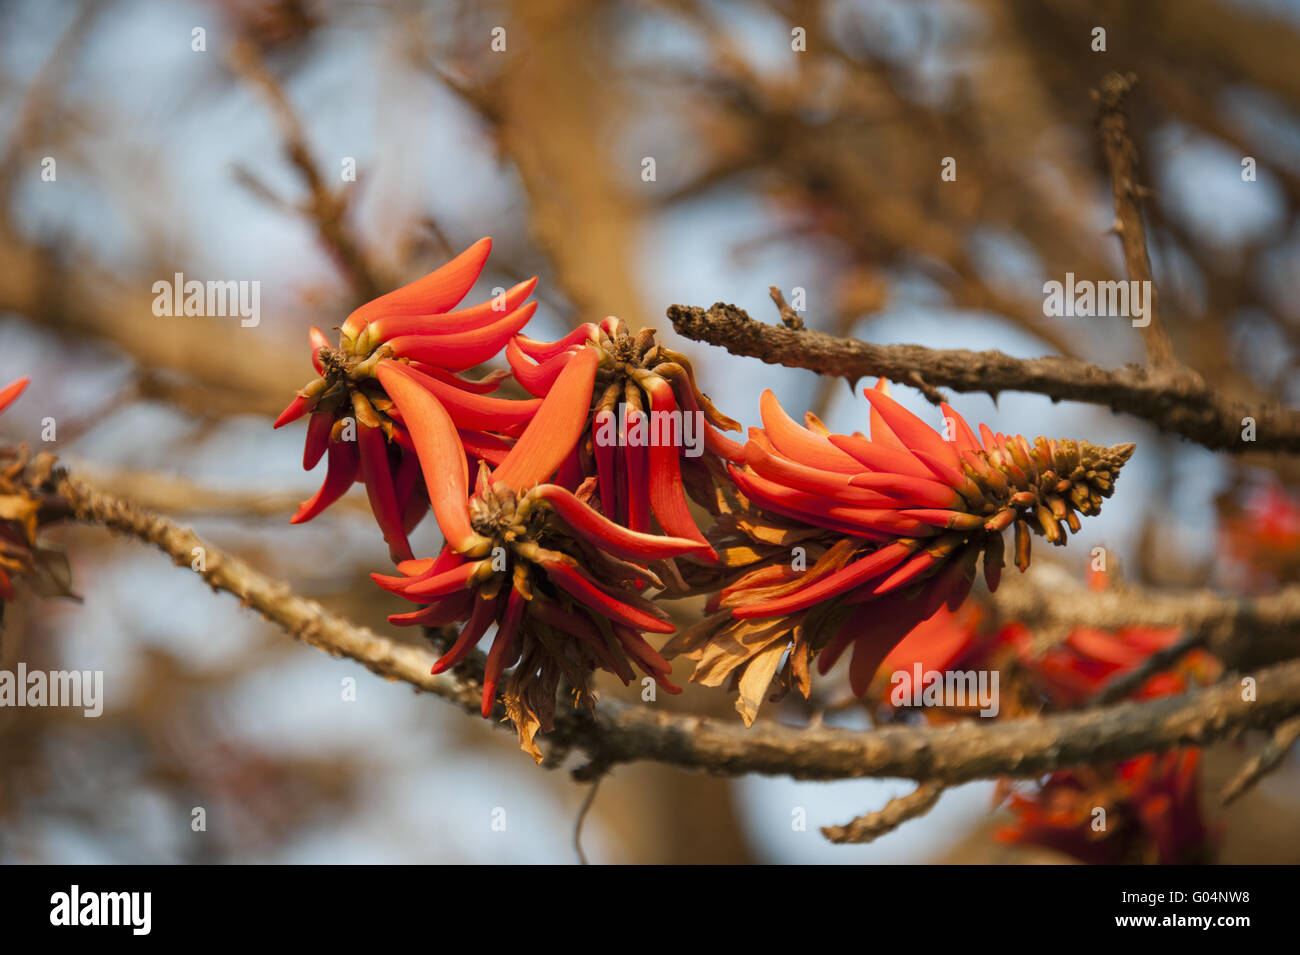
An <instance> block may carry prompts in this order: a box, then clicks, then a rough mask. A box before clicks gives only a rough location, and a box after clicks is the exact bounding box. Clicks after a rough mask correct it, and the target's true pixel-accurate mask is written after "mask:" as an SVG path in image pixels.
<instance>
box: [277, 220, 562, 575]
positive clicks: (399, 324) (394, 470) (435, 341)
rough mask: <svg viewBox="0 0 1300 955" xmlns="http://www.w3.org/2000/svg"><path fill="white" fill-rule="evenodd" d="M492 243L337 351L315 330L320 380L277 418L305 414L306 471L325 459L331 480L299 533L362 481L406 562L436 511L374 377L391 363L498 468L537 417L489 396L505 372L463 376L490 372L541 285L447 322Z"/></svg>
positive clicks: (352, 328)
mask: <svg viewBox="0 0 1300 955" xmlns="http://www.w3.org/2000/svg"><path fill="white" fill-rule="evenodd" d="M491 249H492V241H491V240H490V239H481V240H479V241H478V242H476V243H475V244H474V245H472V246H470V248H468V249H466V250H465V251H464V252H462V253H461V254H460V255H458V256H457V257H456V258H454V259H452V260H451V261H450V262H448V263H447V264H446V265H444V266H443V267H442V268H440V269H437V270H436V271H434V272H431V273H430V274H429V275H426V276H425V277H424V278H422V279H420V280H418V281H416V282H412V283H411V284H410V285H406V286H404V287H402V288H399V289H397V290H396V291H393V292H389V293H388V294H387V295H383V296H380V297H379V298H377V299H375V300H374V301H372V302H369V303H367V304H365V305H363V306H361V307H360V308H358V309H357V310H356V311H354V312H353V313H352V314H351V315H349V316H348V318H347V320H346V321H345V322H344V323H343V326H342V328H341V329H340V330H339V343H338V346H337V347H331V346H330V344H329V340H328V339H327V338H326V337H325V335H324V333H323V332H321V330H320V329H319V328H313V329H312V330H311V336H310V341H311V359H312V364H313V365H314V366H315V368H316V373H317V375H318V376H319V377H317V378H314V379H313V380H312V381H310V382H308V383H307V385H305V386H304V387H303V388H302V390H301V391H299V392H298V394H297V396H296V397H295V398H294V399H293V401H291V402H290V403H289V406H288V407H287V408H285V409H284V411H283V412H282V413H281V414H280V417H279V418H277V419H276V422H275V427H277V428H279V427H283V426H284V425H286V424H288V423H289V422H291V421H295V420H297V419H298V418H300V417H302V416H303V415H305V414H310V415H311V417H310V419H309V421H308V425H307V442H306V447H305V449H304V451H303V467H304V468H305V469H307V470H309V471H310V470H311V469H312V468H314V467H316V465H317V464H318V463H319V462H320V459H321V458H322V457H325V458H326V460H327V468H326V475H325V481H324V483H323V484H322V485H321V488H320V490H319V491H317V492H316V494H315V495H314V496H312V497H311V498H309V499H308V500H306V501H304V502H303V503H302V506H301V507H299V508H298V512H297V513H296V514H295V515H294V516H293V518H292V520H293V523H295V524H298V523H302V522H304V521H309V520H311V519H312V518H313V517H315V516H317V515H318V514H320V513H321V511H323V510H325V508H327V507H329V506H330V505H331V504H333V503H334V502H335V501H336V500H338V499H339V498H340V497H342V496H343V494H344V492H346V491H347V489H348V488H349V487H351V486H352V484H353V483H354V482H356V481H361V482H363V483H364V484H365V486H366V494H367V496H368V497H369V499H370V508H371V511H372V512H373V513H374V515H375V520H376V521H377V522H378V524H379V527H380V529H381V530H382V531H383V533H384V540H385V541H387V543H388V547H389V552H390V554H391V556H392V558H393V560H394V561H399V560H410V559H411V556H412V555H411V546H410V544H409V543H408V542H407V534H409V533H410V532H411V530H412V529H413V528H414V527H415V525H416V524H418V523H419V521H420V519H421V518H422V517H423V516H424V515H425V513H427V511H428V509H429V501H428V498H427V497H426V496H425V493H424V488H423V483H422V482H421V480H420V471H419V463H418V461H417V460H416V457H415V447H414V445H413V443H412V440H411V435H410V431H409V429H408V428H407V426H406V423H405V422H404V421H403V420H402V416H401V413H400V411H399V410H397V409H395V408H394V406H393V401H392V399H391V397H390V396H389V395H388V393H387V392H386V390H385V388H384V386H383V384H382V383H381V382H380V381H379V378H378V369H379V366H380V364H381V363H384V362H390V363H395V362H400V364H401V369H402V371H403V373H404V374H405V375H407V376H408V377H409V378H411V379H413V380H415V381H417V382H418V383H419V384H420V386H421V387H423V388H425V389H427V390H428V391H429V392H430V393H432V394H435V395H436V396H437V397H438V399H439V401H440V402H441V403H442V405H443V407H444V408H446V410H447V413H448V414H449V415H450V416H451V419H452V420H453V421H454V422H455V424H456V427H457V429H458V430H459V431H460V439H461V443H462V445H463V446H464V447H465V449H466V450H465V453H466V454H468V455H471V456H473V457H474V458H476V459H481V460H486V461H500V460H501V459H502V457H504V455H505V453H506V452H507V451H508V450H509V447H510V444H511V440H510V439H511V437H512V436H515V435H518V434H519V433H520V432H521V431H522V430H523V429H524V427H525V426H527V424H528V422H529V420H531V418H532V415H533V413H534V412H535V411H536V410H537V406H538V404H539V402H537V401H510V400H507V399H503V398H498V397H494V396H493V395H492V392H494V391H495V390H496V389H497V387H498V386H499V385H500V383H501V380H502V379H503V378H504V377H505V374H504V372H502V373H498V374H491V375H488V376H487V377H485V378H482V379H478V380H472V379H468V378H465V377H464V376H463V375H462V374H460V373H461V372H463V371H466V370H467V369H470V368H473V367H474V366H475V365H479V364H481V363H483V362H484V361H487V360H488V359H490V358H491V357H493V356H494V355H496V354H497V353H498V352H500V351H501V349H502V347H504V345H505V343H506V341H507V340H508V339H509V338H510V336H511V335H513V334H514V333H515V332H517V331H519V329H521V328H523V326H524V325H525V324H526V323H527V322H528V320H529V319H530V318H531V317H532V315H533V312H535V311H536V310H537V303H536V302H526V301H525V300H526V299H527V298H528V296H529V295H531V294H532V292H533V289H534V288H535V287H536V285H537V279H536V278H532V279H529V280H528V281H526V282H520V283H519V284H518V285H516V286H515V287H514V288H511V289H509V290H507V291H505V292H503V293H502V294H500V295H498V296H496V297H494V298H492V299H490V300H488V301H487V302H482V303H480V304H478V305H472V306H470V307H468V308H462V309H458V310H456V311H451V309H454V308H455V307H456V305H458V304H459V303H460V301H461V300H462V299H463V298H464V297H465V296H466V295H467V294H468V293H469V290H470V288H471V287H473V285H474V283H475V282H476V281H477V280H478V277H479V274H480V273H481V272H482V271H483V266H484V264H485V263H486V262H487V257H488V253H489V252H490V251H491Z"/></svg>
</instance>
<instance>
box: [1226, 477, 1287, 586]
mask: <svg viewBox="0 0 1300 955" xmlns="http://www.w3.org/2000/svg"><path fill="white" fill-rule="evenodd" d="M1219 538H1220V541H1221V543H1222V546H1221V548H1220V552H1221V553H1224V554H1225V556H1227V557H1228V558H1229V559H1230V561H1231V562H1232V564H1234V565H1235V566H1236V568H1239V569H1240V577H1241V581H1240V583H1241V585H1242V586H1243V587H1244V588H1245V589H1247V590H1248V591H1251V592H1266V591H1268V590H1269V589H1271V588H1274V587H1276V586H1277V585H1278V583H1279V582H1280V581H1285V580H1292V579H1294V578H1295V577H1296V576H1297V575H1300V497H1297V496H1296V495H1295V494H1294V493H1292V492H1291V491H1289V490H1288V489H1287V488H1285V487H1283V486H1282V485H1281V484H1279V483H1278V482H1277V480H1276V479H1272V480H1271V481H1270V482H1269V483H1267V484H1263V485H1259V486H1255V487H1252V488H1249V489H1247V490H1244V491H1243V490H1241V489H1237V488H1234V489H1232V491H1230V492H1229V493H1228V494H1225V495H1224V496H1223V498H1222V499H1221V504H1220V516H1219Z"/></svg>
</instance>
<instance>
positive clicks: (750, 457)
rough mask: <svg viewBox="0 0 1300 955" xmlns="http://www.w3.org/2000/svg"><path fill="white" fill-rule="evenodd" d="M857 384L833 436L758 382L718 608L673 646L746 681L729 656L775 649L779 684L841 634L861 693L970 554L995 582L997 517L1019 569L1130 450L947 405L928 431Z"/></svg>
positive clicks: (743, 658)
mask: <svg viewBox="0 0 1300 955" xmlns="http://www.w3.org/2000/svg"><path fill="white" fill-rule="evenodd" d="M866 396H867V399H868V400H869V401H870V403H871V413H870V417H871V436H870V438H868V437H867V436H866V435H863V434H852V435H843V434H832V433H831V432H830V431H829V430H828V429H827V428H826V427H825V426H824V425H822V424H821V422H820V421H818V420H817V419H816V418H815V417H814V416H812V415H809V416H808V417H807V421H806V426H805V425H800V424H798V423H796V422H795V421H793V420H792V419H791V418H790V417H789V416H788V415H787V414H786V413H785V411H784V410H783V409H782V408H781V406H780V405H779V404H778V403H777V401H776V398H775V396H774V395H773V394H772V393H771V392H770V391H767V392H764V394H763V398H762V402H761V407H760V411H761V414H762V418H763V425H764V426H763V427H762V428H754V429H751V430H750V440H749V443H748V444H746V445H745V456H744V466H743V467H739V466H736V465H730V466H729V471H730V474H731V477H732V479H733V480H734V481H735V484H736V487H737V488H738V489H739V491H740V492H741V493H742V494H743V495H744V500H743V501H742V502H740V505H739V511H738V513H737V514H734V515H732V516H730V517H729V518H728V520H727V521H726V522H720V524H719V527H718V534H719V536H718V539H717V541H716V543H717V544H718V546H719V547H720V548H722V549H723V550H725V551H726V553H727V554H728V555H732V554H735V555H738V556H737V559H736V560H734V561H727V562H728V563H729V565H730V566H732V567H736V568H739V569H742V570H743V571H744V572H743V573H742V574H741V575H740V576H739V577H737V578H735V579H733V580H732V581H731V582H729V583H728V584H727V586H725V587H723V588H722V589H721V590H720V591H719V592H718V593H717V594H716V595H715V597H714V598H713V599H712V601H711V606H712V608H714V609H715V610H718V611H719V612H718V613H717V614H715V615H713V616H711V617H710V618H708V619H706V620H705V621H704V622H703V623H702V624H701V625H699V626H698V627H696V628H692V630H691V631H689V632H686V633H683V635H682V637H681V638H679V639H678V640H676V641H674V642H673V643H672V644H671V646H670V650H671V651H673V652H688V653H690V654H691V655H693V656H695V657H696V659H697V660H701V661H704V660H706V659H711V657H712V655H713V654H712V651H711V650H710V645H712V646H714V647H717V646H723V647H728V648H733V649H732V650H731V651H729V652H731V653H732V660H731V665H730V667H729V668H728V671H729V672H734V674H735V675H736V677H737V678H738V679H739V680H741V681H743V680H744V675H743V672H744V671H743V670H742V669H741V667H743V666H748V665H749V664H750V663H751V662H752V661H753V660H755V659H759V658H762V659H764V660H766V661H767V662H768V663H771V661H772V659H773V657H775V656H776V655H777V652H778V650H779V649H781V648H785V647H788V648H789V649H790V650H791V652H790V654H789V656H788V657H787V658H786V663H785V666H784V668H783V670H782V674H781V676H780V677H779V679H778V682H779V683H780V684H781V685H782V687H783V688H784V689H788V688H789V686H791V685H798V686H799V688H800V689H801V691H803V692H804V693H805V695H806V694H807V687H808V678H807V674H806V666H807V663H808V661H809V660H810V659H811V658H812V657H814V656H816V657H817V659H818V669H819V670H820V672H822V673H826V672H827V671H828V670H829V669H830V668H831V667H832V666H834V664H835V663H836V661H837V660H838V659H839V658H840V657H841V656H842V655H843V653H844V651H845V650H847V649H848V648H849V647H850V646H852V647H853V655H852V660H851V662H850V665H849V682H850V685H851V686H852V689H853V692H854V693H855V694H856V695H859V696H861V695H862V694H863V693H864V692H865V691H866V689H867V687H868V685H869V684H870V682H871V678H872V676H873V674H874V673H875V672H876V669H877V667H878V666H879V665H880V662H881V661H882V660H883V659H884V657H885V655H886V654H887V653H888V652H889V651H890V649H891V648H892V647H894V646H895V645H896V644H897V643H898V642H899V641H900V640H901V639H902V638H903V637H904V636H906V635H907V633H908V632H909V631H911V630H912V629H913V628H914V627H915V626H916V625H917V624H919V623H921V622H922V621H924V620H927V619H929V618H930V617H931V616H932V615H933V614H934V613H935V612H936V611H937V610H938V609H939V608H940V607H942V606H945V605H946V606H947V607H948V608H949V609H952V610H955V609H956V608H958V607H959V606H961V604H962V602H963V601H964V600H965V599H966V596H967V595H968V594H969V592H970V589H971V586H972V584H973V582H974V578H975V568H976V563H977V562H978V561H979V560H980V559H981V557H982V558H983V569H984V577H985V580H986V582H987V584H988V586H989V589H990V590H992V589H996V587H997V585H998V581H999V579H1000V576H1001V572H1002V566H1003V531H1004V530H1006V529H1007V528H1009V527H1013V526H1014V528H1015V549H1014V559H1015V562H1016V564H1017V566H1018V567H1020V569H1021V570H1022V571H1023V570H1024V569H1025V568H1026V567H1028V565H1029V556H1030V539H1031V533H1034V534H1038V535H1041V536H1043V537H1046V538H1047V540H1048V541H1050V542H1051V543H1054V544H1064V543H1065V540H1066V536H1067V535H1066V528H1067V527H1068V528H1069V530H1070V531H1077V530H1078V529H1079V515H1080V514H1095V513H1097V512H1098V511H1099V510H1100V508H1101V501H1102V499H1103V498H1106V497H1109V496H1110V495H1111V493H1112V491H1113V489H1114V479H1115V476H1116V474H1117V473H1118V472H1119V470H1120V468H1121V467H1122V466H1123V464H1124V462H1125V461H1127V460H1128V458H1129V456H1130V455H1131V454H1132V452H1133V447H1134V446H1133V445H1131V444H1127V445H1121V446H1118V447H1114V448H1100V447H1096V446H1094V445H1091V444H1088V443H1087V442H1074V441H1068V440H1065V441H1053V440H1047V439H1044V438H1038V439H1037V440H1035V441H1034V442H1033V443H1032V444H1031V443H1030V442H1028V441H1026V440H1025V438H1023V437H1022V436H1020V435H1016V436H1014V437H1008V436H1007V435H1003V434H995V433H993V432H992V431H990V430H989V429H988V428H987V427H984V426H982V425H981V427H980V435H979V436H976V434H975V432H974V431H972V429H971V428H970V426H969V425H967V423H966V422H965V420H964V419H962V417H961V416H960V415H959V414H957V412H956V411H954V410H953V409H952V408H951V407H949V406H948V405H946V404H945V405H943V406H942V409H943V413H944V416H945V433H943V434H940V433H938V432H936V431H935V430H934V429H932V428H931V427H930V426H929V425H927V424H926V423H925V422H924V421H922V420H921V419H920V418H918V417H917V416H916V415H914V414H912V413H911V412H910V411H908V410H907V409H906V408H904V407H903V406H902V405H900V404H898V403H897V402H896V401H894V400H893V399H892V398H890V397H889V395H888V393H887V390H886V387H885V383H884V382H883V381H882V382H881V383H880V384H878V385H877V387H876V388H875V389H874V390H867V391H866ZM800 528H804V529H805V531H804V532H800ZM792 545H794V546H792ZM708 669H709V672H710V673H712V674H717V673H718V672H720V670H719V668H718V667H717V666H713V665H711V666H710V667H709V668H708ZM699 676H700V673H699V671H698V670H697V677H696V678H698V677H699ZM742 712H745V711H744V710H742ZM751 718H752V712H750V713H747V714H746V719H747V720H748V719H751Z"/></svg>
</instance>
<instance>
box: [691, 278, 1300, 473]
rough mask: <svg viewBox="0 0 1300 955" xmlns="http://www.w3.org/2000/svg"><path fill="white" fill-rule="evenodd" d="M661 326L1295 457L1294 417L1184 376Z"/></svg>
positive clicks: (694, 320) (798, 363) (726, 325)
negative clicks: (1034, 397)
mask: <svg viewBox="0 0 1300 955" xmlns="http://www.w3.org/2000/svg"><path fill="white" fill-rule="evenodd" d="M668 318H669V319H670V320H671V321H672V323H673V328H675V329H676V330H677V333H678V334H679V335H684V336H685V337H687V338H691V339H694V340H695V341H701V342H707V343H709V344H711V345H720V346H722V347H723V348H725V349H727V351H729V352H731V353H732V354H733V355H745V356H748V357H751V358H758V359H761V360H762V361H765V362H767V363H768V364H771V365H785V366H786V367H788V368H807V369H809V370H811V371H815V372H818V373H819V374H823V375H834V376H837V377H841V378H847V379H848V380H849V381H850V382H856V381H857V380H858V379H860V378H864V377H866V376H869V375H881V376H884V377H886V378H892V379H895V380H897V381H905V380H906V379H907V376H909V375H915V374H919V375H920V376H921V377H922V378H923V379H924V380H925V381H926V382H928V383H929V384H930V385H934V386H938V387H948V388H953V389H955V390H957V391H983V392H987V393H988V394H990V395H992V396H993V397H995V398H996V397H997V395H998V393H999V392H1003V391H1030V392H1036V393H1038V394H1043V395H1047V396H1048V397H1049V398H1052V399H1053V400H1055V401H1061V400H1066V401H1085V402H1089V403H1091V404H1098V405H1104V406H1106V407H1108V408H1110V409H1111V410H1112V411H1123V412H1125V413H1127V414H1131V415H1136V416H1137V417H1139V418H1145V419H1146V420H1148V421H1151V422H1152V423H1153V424H1155V425H1156V426H1157V427H1159V428H1161V429H1162V430H1164V431H1169V432H1171V433H1173V434H1181V435H1183V436H1184V437H1187V438H1191V439H1192V440H1193V441H1196V442H1198V443H1199V444H1201V445H1204V446H1205V447H1207V448H1210V449H1220V448H1222V449H1225V450H1228V451H1234V452H1248V451H1289V452H1300V412H1296V411H1294V410H1291V409H1289V408H1283V407H1281V406H1280V405H1277V404H1261V405H1259V406H1257V407H1249V406H1247V405H1245V404H1243V403H1241V402H1239V401H1235V400H1233V399H1231V398H1228V397H1227V396H1225V395H1221V394H1219V393H1218V392H1216V391H1214V390H1213V389H1212V388H1210V387H1209V386H1208V385H1207V384H1206V383H1205V381H1204V380H1203V379H1202V378H1201V377H1200V376H1199V375H1198V374H1196V372H1194V371H1192V370H1190V369H1187V368H1181V367H1180V368H1177V369H1150V370H1147V369H1143V368H1138V367H1136V366H1126V367H1124V368H1117V369H1115V370H1113V371H1107V370H1105V369H1103V368H1099V367H1097V366H1096V365H1091V364H1088V363H1087V362H1083V361H1078V360H1076V359H1073V358H1059V357H1054V356H1047V357H1044V358H1012V357H1011V356H1009V355H1005V354H1003V353H1002V352H999V351H981V352H974V351H968V350H966V349H959V348H947V349H936V348H925V347H922V346H920V345H872V344H870V343H868V342H863V341H858V340H857V339H853V338H836V337H834V336H833V335H827V334H826V333H825V332H819V331H816V330H814V329H804V330H803V331H794V330H792V329H789V328H784V327H782V326H779V325H767V324H764V323H763V322H757V321H755V320H754V319H752V318H750V317H749V315H748V313H746V312H745V310H744V309H742V308H738V307H736V306H735V305H727V304H725V303H723V302H718V303H716V304H715V305H713V306H711V307H710V308H708V309H707V310H706V309H703V308H699V307H696V306H687V305H671V306H669V308H668ZM1247 417H1250V418H1253V419H1254V420H1255V424H1256V440H1254V441H1243V440H1242V438H1241V434H1242V427H1243V423H1242V419H1244V418H1247Z"/></svg>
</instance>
